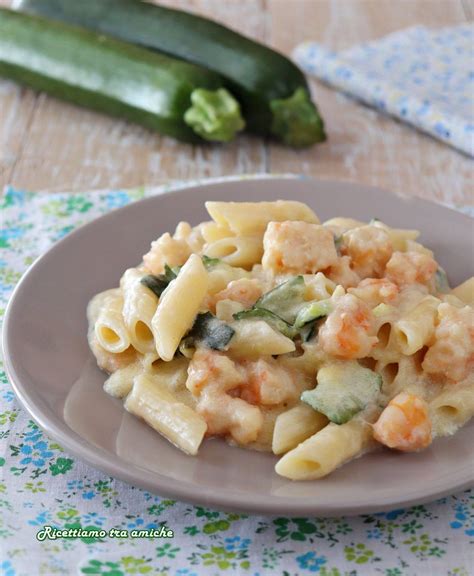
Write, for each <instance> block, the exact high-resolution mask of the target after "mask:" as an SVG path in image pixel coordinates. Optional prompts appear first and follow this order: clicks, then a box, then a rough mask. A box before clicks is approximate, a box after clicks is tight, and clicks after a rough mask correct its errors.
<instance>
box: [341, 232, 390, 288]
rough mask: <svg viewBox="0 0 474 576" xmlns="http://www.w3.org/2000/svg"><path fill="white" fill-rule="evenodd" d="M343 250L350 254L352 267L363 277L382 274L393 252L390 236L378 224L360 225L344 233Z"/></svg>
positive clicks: (345, 253)
mask: <svg viewBox="0 0 474 576" xmlns="http://www.w3.org/2000/svg"><path fill="white" fill-rule="evenodd" d="M341 251H342V253H343V254H344V255H347V256H350V257H351V260H352V269H353V270H354V271H355V272H357V274H358V275H359V276H360V277H361V278H369V277H370V278H373V277H375V278H377V277H380V276H382V274H383V272H384V270H385V265H386V264H387V262H388V261H389V260H390V257H391V255H392V252H393V248H392V242H391V241H390V236H389V234H388V232H386V231H385V230H384V229H383V228H378V227H377V226H370V225H367V226H360V227H359V228H353V229H352V230H348V231H347V232H346V233H345V234H344V235H343V244H342V247H341Z"/></svg>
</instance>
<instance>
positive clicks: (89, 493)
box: [82, 490, 95, 500]
mask: <svg viewBox="0 0 474 576" xmlns="http://www.w3.org/2000/svg"><path fill="white" fill-rule="evenodd" d="M82 497H83V498H84V500H92V498H95V492H94V490H88V491H87V492H83V493H82Z"/></svg>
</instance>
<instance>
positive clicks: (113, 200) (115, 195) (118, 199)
mask: <svg viewBox="0 0 474 576" xmlns="http://www.w3.org/2000/svg"><path fill="white" fill-rule="evenodd" d="M129 202H130V197H129V195H128V194H127V193H126V192H122V191H121V190H119V191H117V192H110V193H109V194H107V208H110V209H112V208H121V207H122V206H125V205H126V204H128V203H129Z"/></svg>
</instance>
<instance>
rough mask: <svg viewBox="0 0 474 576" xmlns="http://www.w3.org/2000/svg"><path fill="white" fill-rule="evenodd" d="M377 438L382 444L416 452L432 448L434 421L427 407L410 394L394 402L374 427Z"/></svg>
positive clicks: (400, 396)
mask: <svg viewBox="0 0 474 576" xmlns="http://www.w3.org/2000/svg"><path fill="white" fill-rule="evenodd" d="M373 430H374V438H375V440H377V441H378V442H380V443H381V444H384V445H385V446H388V447H389V448H394V449H395V450H402V451H403V452H415V451H417V450H422V449H423V448H426V447H427V446H429V445H430V444H431V441H432V434H431V420H430V418H429V415H428V404H427V403H426V402H425V401H424V400H422V399H421V398H419V397H418V396H415V395H414V394H410V393H408V392H401V393H400V394H397V396H395V398H393V399H392V400H391V401H390V402H389V403H388V405H387V406H386V407H385V409H384V411H383V412H382V414H381V415H380V417H379V419H378V420H377V422H376V423H375V424H374V426H373Z"/></svg>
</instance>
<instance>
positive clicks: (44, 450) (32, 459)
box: [20, 440, 53, 467]
mask: <svg viewBox="0 0 474 576" xmlns="http://www.w3.org/2000/svg"><path fill="white" fill-rule="evenodd" d="M20 453H21V454H25V458H23V459H22V460H20V464H22V465H27V464H34V465H35V466H38V467H41V466H44V465H45V462H46V459H47V458H51V456H53V452H52V451H51V450H48V445H47V444H46V442H45V441H44V440H40V441H39V442H36V443H35V444H33V446H30V444H23V446H22V447H21V449H20Z"/></svg>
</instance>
